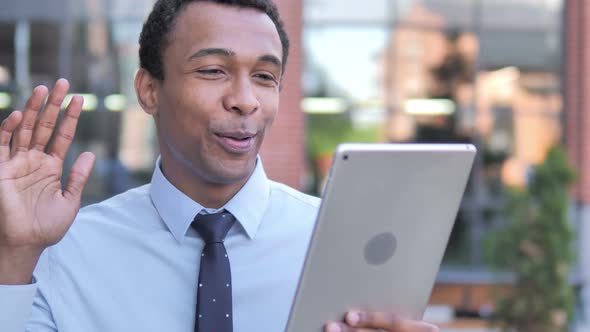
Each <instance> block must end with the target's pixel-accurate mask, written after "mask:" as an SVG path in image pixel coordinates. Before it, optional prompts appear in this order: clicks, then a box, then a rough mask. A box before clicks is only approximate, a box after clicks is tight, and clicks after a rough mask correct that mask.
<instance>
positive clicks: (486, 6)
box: [479, 0, 563, 29]
mask: <svg viewBox="0 0 590 332" xmlns="http://www.w3.org/2000/svg"><path fill="white" fill-rule="evenodd" d="M479 1H481V8H480V11H481V25H482V26H483V27H484V28H500V29H535V28H553V29H559V28H560V27H559V26H560V24H561V10H562V6H563V1H562V0H479Z"/></svg>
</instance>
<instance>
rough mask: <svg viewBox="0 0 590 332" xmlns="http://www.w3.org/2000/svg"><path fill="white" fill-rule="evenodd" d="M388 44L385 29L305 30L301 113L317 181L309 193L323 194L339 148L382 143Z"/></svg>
mask: <svg viewBox="0 0 590 332" xmlns="http://www.w3.org/2000/svg"><path fill="white" fill-rule="evenodd" d="M388 38H389V37H388V31H387V29H384V28H373V27H366V26H365V27H360V26H351V27H329V28H328V27H326V28H324V27H309V28H307V29H306V30H305V33H304V52H305V69H304V75H303V85H304V93H305V96H306V98H305V99H304V101H303V109H304V111H305V112H306V113H307V119H308V127H307V131H308V152H309V156H310V160H311V162H312V164H313V165H312V167H311V168H312V169H313V170H314V179H315V181H312V183H310V191H312V192H315V193H319V191H321V187H322V185H323V179H324V177H325V175H326V173H327V170H328V167H329V166H330V161H331V156H332V153H333V151H334V148H335V147H336V145H337V144H338V143H341V142H344V141H377V140H380V138H379V135H380V134H381V127H382V123H383V119H384V118H385V112H384V110H385V109H384V106H383V96H382V90H381V83H380V82H381V80H382V79H383V72H382V70H381V68H382V62H383V59H384V57H385V50H386V43H387V40H388ZM352 45H354V47H351V46H352Z"/></svg>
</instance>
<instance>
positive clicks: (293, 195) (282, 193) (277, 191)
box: [270, 181, 321, 214]
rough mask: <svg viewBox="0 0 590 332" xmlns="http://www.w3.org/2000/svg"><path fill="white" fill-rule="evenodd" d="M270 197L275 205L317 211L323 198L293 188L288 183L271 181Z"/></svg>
mask: <svg viewBox="0 0 590 332" xmlns="http://www.w3.org/2000/svg"><path fill="white" fill-rule="evenodd" d="M270 199H271V202H272V204H273V205H279V206H281V207H283V208H297V209H302V210H303V211H306V212H311V213H314V214H315V213H317V210H318V209H319V207H320V203H321V199H320V198H318V197H315V196H312V195H308V194H305V193H303V192H301V191H299V190H296V189H294V188H291V187H289V186H287V185H286V184H283V183H279V182H274V181H270Z"/></svg>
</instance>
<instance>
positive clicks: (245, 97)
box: [223, 78, 260, 115]
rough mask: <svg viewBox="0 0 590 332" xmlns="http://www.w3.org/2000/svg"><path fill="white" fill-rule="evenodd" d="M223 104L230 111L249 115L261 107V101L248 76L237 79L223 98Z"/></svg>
mask: <svg viewBox="0 0 590 332" xmlns="http://www.w3.org/2000/svg"><path fill="white" fill-rule="evenodd" d="M223 104H224V105H223V106H224V107H225V109H226V110H228V111H234V112H238V113H240V114H241V115H248V114H251V113H254V112H256V111H257V110H258V109H259V108H260V103H259V102H258V98H257V97H256V94H255V92H254V89H253V87H252V83H251V82H250V80H249V79H248V78H243V79H236V80H235V81H234V83H233V84H232V85H231V87H230V89H229V91H228V93H226V95H225V97H224V98H223Z"/></svg>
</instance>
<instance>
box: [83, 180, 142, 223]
mask: <svg viewBox="0 0 590 332" xmlns="http://www.w3.org/2000/svg"><path fill="white" fill-rule="evenodd" d="M152 206H153V204H152V202H151V198H150V185H149V184H146V185H143V186H140V187H137V188H133V189H130V190H128V191H126V192H124V193H121V194H119V195H116V196H113V197H111V198H109V199H106V200H104V201H102V202H100V203H96V204H91V205H88V206H86V207H84V208H82V209H80V212H79V213H78V216H77V217H76V220H77V221H79V220H84V219H87V220H94V221H96V220H100V219H103V218H105V217H106V218H109V217H113V216H125V215H132V214H136V213H138V212H141V211H145V210H146V208H148V210H149V208H150V207H152Z"/></svg>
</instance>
